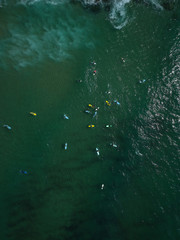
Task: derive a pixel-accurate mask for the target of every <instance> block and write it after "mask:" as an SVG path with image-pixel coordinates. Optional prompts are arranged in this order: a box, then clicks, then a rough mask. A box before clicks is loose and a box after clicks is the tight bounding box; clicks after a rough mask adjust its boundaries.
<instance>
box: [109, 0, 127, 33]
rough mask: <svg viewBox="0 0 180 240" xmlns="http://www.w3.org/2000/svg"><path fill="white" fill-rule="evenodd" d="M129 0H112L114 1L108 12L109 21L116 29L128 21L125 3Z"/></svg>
mask: <svg viewBox="0 0 180 240" xmlns="http://www.w3.org/2000/svg"><path fill="white" fill-rule="evenodd" d="M130 1H131V0H122V1H120V0H114V3H113V5H112V8H111V12H110V15H109V17H110V21H111V23H112V24H113V26H114V27H115V28H116V29H121V28H122V27H124V26H125V25H126V24H127V22H128V17H127V13H126V5H127V4H128V3H129V2H130Z"/></svg>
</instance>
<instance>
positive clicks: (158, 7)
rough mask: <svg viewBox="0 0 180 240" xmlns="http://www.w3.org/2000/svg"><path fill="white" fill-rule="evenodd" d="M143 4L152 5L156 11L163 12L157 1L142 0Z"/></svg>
mask: <svg viewBox="0 0 180 240" xmlns="http://www.w3.org/2000/svg"><path fill="white" fill-rule="evenodd" d="M144 2H145V3H150V4H152V5H153V6H154V7H156V8H157V9H158V10H163V7H162V6H161V4H160V3H159V1H158V0H144Z"/></svg>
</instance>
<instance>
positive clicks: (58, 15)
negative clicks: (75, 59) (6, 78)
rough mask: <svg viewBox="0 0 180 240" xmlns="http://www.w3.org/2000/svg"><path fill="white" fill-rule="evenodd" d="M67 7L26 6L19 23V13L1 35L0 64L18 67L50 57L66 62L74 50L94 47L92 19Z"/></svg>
mask: <svg viewBox="0 0 180 240" xmlns="http://www.w3.org/2000/svg"><path fill="white" fill-rule="evenodd" d="M68 7H69V5H68V4H65V5H64V6H62V7H58V8H54V6H52V5H51V6H49V7H47V6H45V5H43V4H42V5H41V6H31V8H29V7H25V8H24V9H23V10H24V11H23V12H22V15H21V16H18V22H17V18H16V15H15V18H16V21H14V20H13V21H11V19H10V22H9V23H8V24H7V25H6V29H7V32H8V34H7V36H3V37H1V38H0V65H1V66H5V65H9V64H12V65H13V66H14V67H16V68H18V67H26V66H29V65H34V64H37V63H39V62H41V61H43V60H45V59H48V58H49V59H52V60H54V61H63V60H64V59H66V58H71V57H72V55H71V52H72V51H73V50H75V49H79V48H83V47H87V48H93V47H94V43H93V35H92V33H91V31H90V29H92V27H91V26H90V25H91V21H84V17H83V16H79V15H76V14H74V12H73V8H71V7H69V8H68ZM17 8H18V6H17ZM67 8H68V9H67ZM65 9H66V11H65ZM13 19H14V18H13Z"/></svg>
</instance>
